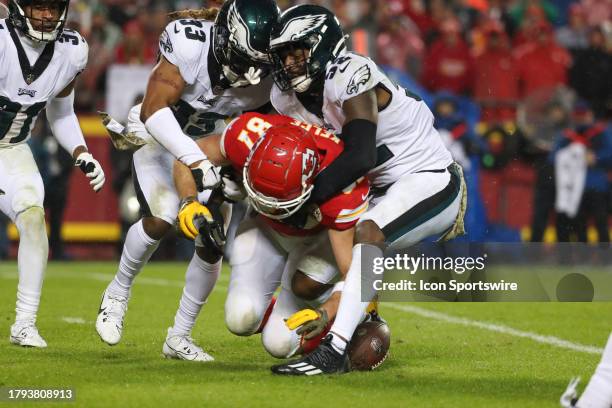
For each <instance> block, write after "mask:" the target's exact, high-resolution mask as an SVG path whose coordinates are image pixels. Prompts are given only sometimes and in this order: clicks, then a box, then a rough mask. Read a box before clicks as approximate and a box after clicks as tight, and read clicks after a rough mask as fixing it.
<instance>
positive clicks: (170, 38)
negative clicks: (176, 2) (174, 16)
mask: <svg viewBox="0 0 612 408" xmlns="http://www.w3.org/2000/svg"><path fill="white" fill-rule="evenodd" d="M212 24H213V23H212V22H211V21H205V20H194V19H182V20H176V21H173V22H171V23H170V24H168V25H167V26H166V29H165V30H164V31H163V32H162V34H161V36H160V37H159V52H160V53H161V55H163V56H164V58H166V59H167V60H168V61H169V62H170V63H171V64H173V65H176V66H177V67H178V69H179V71H180V72H181V75H182V76H183V79H184V80H185V82H187V83H188V84H193V83H194V82H195V79H196V78H197V73H198V70H199V68H200V66H202V64H206V58H203V57H202V54H203V53H204V52H205V50H206V43H207V42H208V41H211V39H210V38H209V37H210V32H211V30H210V29H211V27H212ZM211 51H212V50H211Z"/></svg>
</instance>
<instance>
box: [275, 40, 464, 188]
mask: <svg viewBox="0 0 612 408" xmlns="http://www.w3.org/2000/svg"><path fill="white" fill-rule="evenodd" d="M378 85H380V86H382V87H384V88H385V89H386V90H387V91H388V92H389V93H390V94H391V101H390V102H389V104H388V105H387V106H386V107H384V109H382V110H381V111H380V112H379V113H378V127H377V131H376V146H377V149H378V163H377V166H376V167H375V168H374V169H372V170H371V171H370V172H369V173H368V178H369V179H370V181H371V182H372V184H373V185H374V186H376V187H382V186H386V185H389V184H392V183H394V182H395V181H397V180H398V179H399V178H400V177H401V176H402V175H403V174H406V173H414V172H418V171H422V170H438V169H445V168H446V167H448V166H449V165H450V164H451V163H452V162H453V158H452V156H451V154H450V153H449V151H448V150H447V149H446V147H445V146H444V144H443V143H442V140H441V138H440V135H439V134H438V132H437V131H436V130H435V129H434V127H433V121H434V117H433V114H432V113H431V111H430V110H429V108H428V107H427V105H426V104H425V102H423V101H422V100H421V98H419V97H418V96H417V95H413V94H411V93H410V92H409V91H407V90H405V89H404V88H401V87H399V86H398V85H396V84H394V83H393V82H391V80H390V79H389V78H388V77H387V76H386V75H385V74H384V73H383V72H382V71H381V70H380V68H378V66H377V65H376V64H375V63H374V62H373V61H372V60H371V59H369V58H365V57H363V56H361V55H358V54H355V53H352V52H346V53H344V54H342V55H340V56H339V57H338V58H336V60H335V61H334V62H333V63H332V64H330V65H329V66H328V67H327V69H326V73H325V85H324V90H323V108H322V112H323V118H320V117H317V115H315V114H314V113H312V112H309V111H308V110H307V109H306V108H305V107H304V105H303V104H302V103H301V102H300V101H299V100H298V98H297V96H296V94H295V92H294V91H288V92H281V91H280V89H279V88H278V87H277V86H274V87H273V89H272V95H271V100H272V105H273V106H274V108H275V109H276V110H277V111H278V112H279V113H282V114H284V115H287V116H292V117H295V118H296V119H299V120H301V121H304V122H309V123H314V124H317V125H320V126H325V127H327V128H331V129H333V130H334V131H335V132H336V133H338V134H339V133H341V132H342V127H343V126H344V122H345V116H344V113H343V110H342V105H343V104H344V101H346V100H348V99H351V98H353V97H355V96H357V95H359V94H362V93H364V92H366V91H368V90H370V89H373V88H375V87H376V86H378Z"/></svg>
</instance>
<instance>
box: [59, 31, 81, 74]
mask: <svg viewBox="0 0 612 408" xmlns="http://www.w3.org/2000/svg"><path fill="white" fill-rule="evenodd" d="M58 41H59V42H60V44H62V46H63V47H65V49H66V51H67V53H68V55H69V59H70V62H71V63H72V67H73V68H74V72H73V74H74V76H75V77H76V76H77V75H78V74H80V73H81V72H83V71H84V70H85V67H86V66H87V60H88V59H89V45H88V44H87V41H86V40H85V38H83V36H82V35H81V34H79V33H78V32H77V31H75V30H69V29H64V31H63V32H62V34H61V35H60V37H59V39H58Z"/></svg>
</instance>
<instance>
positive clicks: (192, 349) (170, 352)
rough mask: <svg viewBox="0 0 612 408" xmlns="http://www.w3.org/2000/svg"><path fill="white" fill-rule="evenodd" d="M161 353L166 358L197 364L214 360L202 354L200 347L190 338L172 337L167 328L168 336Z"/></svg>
mask: <svg viewBox="0 0 612 408" xmlns="http://www.w3.org/2000/svg"><path fill="white" fill-rule="evenodd" d="M162 351H163V353H164V356H165V357H166V358H174V359H177V360H187V361H199V362H207V361H215V359H214V358H213V357H212V356H211V355H210V354H208V353H206V352H204V350H202V347H200V346H198V345H197V344H196V343H195V342H194V341H193V339H192V338H191V337H189V336H186V335H172V334H170V328H168V336H167V337H166V341H165V342H164V347H163V349H162Z"/></svg>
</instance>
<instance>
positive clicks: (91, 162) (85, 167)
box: [74, 152, 106, 193]
mask: <svg viewBox="0 0 612 408" xmlns="http://www.w3.org/2000/svg"><path fill="white" fill-rule="evenodd" d="M74 165H75V166H76V167H78V168H80V169H81V171H82V172H83V173H85V175H86V176H87V177H88V178H90V179H91V181H90V182H89V185H90V186H92V188H93V190H94V191H95V192H96V193H97V192H98V191H100V189H101V188H102V186H103V185H104V182H105V181H106V178H105V177H104V170H102V166H100V163H99V162H98V161H97V160H96V159H94V158H93V156H92V155H91V153H88V152H83V153H81V154H79V155H78V157H77V159H76V161H75V162H74Z"/></svg>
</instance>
